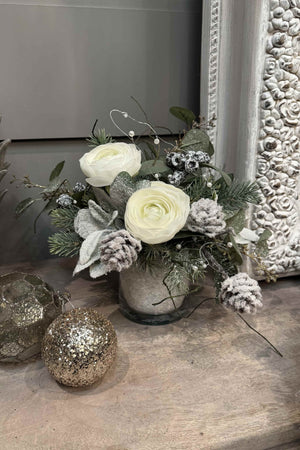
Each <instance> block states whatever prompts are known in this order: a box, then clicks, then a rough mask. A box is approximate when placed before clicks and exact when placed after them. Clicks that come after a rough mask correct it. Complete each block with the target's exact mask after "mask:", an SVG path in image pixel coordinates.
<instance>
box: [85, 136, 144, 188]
mask: <svg viewBox="0 0 300 450" xmlns="http://www.w3.org/2000/svg"><path fill="white" fill-rule="evenodd" d="M79 162H80V167H81V170H82V172H83V173H84V174H85V175H86V176H87V177H88V178H87V179H86V181H87V183H89V184H90V185H92V186H95V187H102V186H110V185H111V184H112V182H113V181H114V179H115V178H116V176H117V175H118V174H119V173H120V172H128V173H129V175H131V176H133V175H136V174H137V173H138V171H139V170H140V167H141V152H140V150H138V149H137V148H136V146H135V145H134V144H125V143H124V142H116V143H111V144H103V145H98V147H95V148H93V150H91V151H90V152H88V153H85V154H84V155H83V156H82V158H80V160H79Z"/></svg>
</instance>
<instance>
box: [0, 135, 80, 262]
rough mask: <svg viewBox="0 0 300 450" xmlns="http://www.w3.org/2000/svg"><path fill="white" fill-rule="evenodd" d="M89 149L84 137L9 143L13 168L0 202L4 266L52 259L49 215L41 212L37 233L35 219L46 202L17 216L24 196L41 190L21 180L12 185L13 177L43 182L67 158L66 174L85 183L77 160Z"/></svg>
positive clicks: (0, 253)
mask: <svg viewBox="0 0 300 450" xmlns="http://www.w3.org/2000/svg"><path fill="white" fill-rule="evenodd" d="M86 151H88V147H87V144H86V142H85V141H84V140H68V141H63V140H60V141H47V142H45V141H34V142H16V143H12V144H11V145H10V146H9V148H8V151H7V156H6V159H7V161H8V162H9V163H10V167H9V169H8V174H7V175H6V177H5V179H4V180H3V181H2V185H3V186H1V188H3V189H5V188H6V189H8V192H7V194H6V195H5V197H4V199H3V201H2V202H1V205H0V234H1V241H0V264H1V265H3V264H10V263H14V262H20V261H26V260H27V261H28V260H38V259H44V258H49V257H50V255H49V251H48V243H47V239H48V236H49V235H50V234H51V232H53V230H54V228H53V227H52V226H51V223H50V218H49V217H48V216H47V214H42V215H41V217H40V219H39V221H38V225H37V233H36V234H34V231H33V222H34V219H35V217H36V216H37V215H38V213H39V212H40V210H41V209H42V208H43V206H44V202H37V203H36V204H34V205H33V206H32V207H31V208H29V209H28V210H27V211H26V212H25V213H24V215H22V216H21V217H20V218H18V219H16V217H15V207H16V205H17V204H18V203H19V202H20V201H21V200H23V199H24V198H27V197H38V194H39V190H38V189H36V191H35V190H34V189H26V188H24V187H23V186H21V187H19V188H17V185H18V183H14V184H10V181H11V180H12V176H13V175H15V176H16V177H17V178H23V176H24V175H29V176H30V178H31V180H32V181H34V182H36V183H39V184H44V183H45V180H48V178H49V174H50V172H51V170H52V169H53V168H54V166H55V165H56V164H57V163H58V162H60V161H63V160H65V161H66V164H65V168H64V171H63V175H64V176H65V177H66V178H68V179H69V180H70V182H71V183H74V184H75V182H76V181H81V182H84V175H83V174H82V172H81V170H80V167H79V164H78V160H79V159H80V157H81V156H82V154H83V153H85V152H86Z"/></svg>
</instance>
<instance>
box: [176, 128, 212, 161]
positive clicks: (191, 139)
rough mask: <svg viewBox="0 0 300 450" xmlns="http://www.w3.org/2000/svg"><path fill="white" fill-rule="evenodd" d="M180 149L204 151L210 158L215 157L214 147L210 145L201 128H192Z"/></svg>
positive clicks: (185, 136)
mask: <svg viewBox="0 0 300 450" xmlns="http://www.w3.org/2000/svg"><path fill="white" fill-rule="evenodd" d="M180 148H182V149H184V150H186V151H188V150H193V151H195V152H198V151H202V152H205V153H208V154H209V155H210V156H212V155H213V146H212V145H210V140H209V137H208V136H207V134H206V133H205V131H203V130H200V129H199V128H192V129H191V130H190V131H188V132H187V133H186V134H185V135H184V137H183V139H182V141H181V145H180Z"/></svg>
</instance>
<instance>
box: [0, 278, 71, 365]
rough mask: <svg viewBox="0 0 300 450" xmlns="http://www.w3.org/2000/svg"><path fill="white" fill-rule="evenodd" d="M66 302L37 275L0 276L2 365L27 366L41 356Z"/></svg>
mask: <svg viewBox="0 0 300 450" xmlns="http://www.w3.org/2000/svg"><path fill="white" fill-rule="evenodd" d="M63 303H64V298H63V296H62V295H61V294H59V293H58V292H55V291H54V290H53V289H52V288H51V286H49V285H48V284H47V283H45V282H44V281H43V280H42V279H41V278H39V277H38V276H37V275H31V274H28V273H21V272H13V273H8V274H6V275H2V276H0V362H10V363H11V362H13V363H16V362H24V361H27V360H29V359H33V358H35V357H36V356H38V355H39V354H40V351H41V342H42V339H43V337H44V334H45V331H46V330H47V328H48V326H49V325H50V323H51V322H52V321H53V320H54V319H55V318H56V317H58V316H59V315H60V314H61V312H62V305H63Z"/></svg>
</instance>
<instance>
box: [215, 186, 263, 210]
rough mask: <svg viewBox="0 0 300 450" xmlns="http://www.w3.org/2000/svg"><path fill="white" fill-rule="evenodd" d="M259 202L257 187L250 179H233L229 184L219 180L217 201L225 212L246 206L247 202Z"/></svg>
mask: <svg viewBox="0 0 300 450" xmlns="http://www.w3.org/2000/svg"><path fill="white" fill-rule="evenodd" d="M259 202H260V195H259V188H258V186H257V184H256V183H251V182H250V181H246V182H242V183H240V182H238V181H236V180H234V181H233V182H232V183H231V184H230V186H228V185H227V184H226V183H224V182H223V183H222V180H221V181H220V182H219V187H218V203H220V204H221V205H222V206H223V208H224V210H225V212H227V211H238V210H239V209H243V208H246V207H247V206H248V203H253V204H255V205H256V204H258V203H259Z"/></svg>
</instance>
